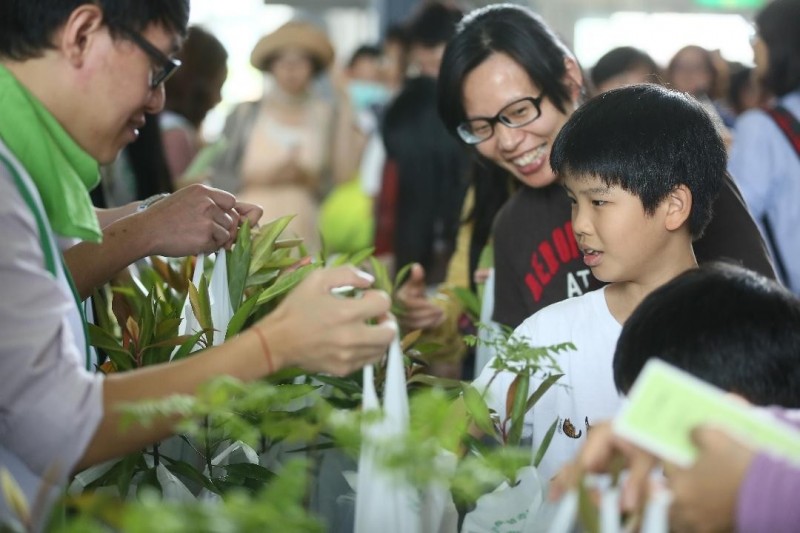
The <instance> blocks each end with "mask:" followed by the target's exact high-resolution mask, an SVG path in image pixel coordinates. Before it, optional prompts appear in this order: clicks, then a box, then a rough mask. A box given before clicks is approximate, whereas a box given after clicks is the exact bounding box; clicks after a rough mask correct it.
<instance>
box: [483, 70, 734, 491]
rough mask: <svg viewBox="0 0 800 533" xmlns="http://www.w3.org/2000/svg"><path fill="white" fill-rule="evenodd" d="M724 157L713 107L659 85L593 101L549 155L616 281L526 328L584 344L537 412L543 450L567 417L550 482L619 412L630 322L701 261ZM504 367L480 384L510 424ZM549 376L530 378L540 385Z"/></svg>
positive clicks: (596, 270) (550, 461)
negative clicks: (647, 300) (649, 299)
mask: <svg viewBox="0 0 800 533" xmlns="http://www.w3.org/2000/svg"><path fill="white" fill-rule="evenodd" d="M543 105H544V104H543ZM547 105H550V104H547ZM505 131H506V130H505V129H503V132H505ZM509 131H511V130H509ZM725 157H726V156H725V148H724V146H723V143H722V140H721V139H720V138H719V135H718V134H717V132H716V129H715V128H714V125H713V124H712V122H711V120H710V119H709V117H708V115H707V114H706V113H705V111H704V110H703V108H702V107H701V106H700V105H699V104H698V103H697V102H696V101H695V100H693V99H692V98H690V97H688V96H686V95H683V94H681V93H677V92H674V91H671V90H669V89H666V88H663V87H660V86H656V85H638V86H631V87H625V88H622V89H617V90H614V91H609V92H607V93H605V94H603V95H601V96H599V97H597V98H594V99H592V100H590V101H588V102H587V103H586V104H585V105H584V106H582V107H581V108H579V109H578V110H577V111H576V112H575V113H574V114H573V115H572V116H571V117H570V119H569V120H568V121H567V123H566V124H565V125H564V127H563V128H562V129H561V131H560V132H559V134H558V136H557V137H556V139H555V141H554V143H553V146H552V150H551V154H550V163H551V166H552V167H553V171H554V172H555V173H556V174H557V175H558V177H559V179H560V180H561V183H562V184H563V186H564V189H565V190H566V194H567V196H568V197H569V198H570V200H571V201H572V230H573V232H574V234H575V238H576V241H577V243H578V246H579V248H580V251H581V253H582V254H583V259H584V263H585V264H586V265H587V266H588V267H589V268H591V270H592V274H593V275H594V276H595V277H596V278H598V279H599V280H601V281H604V282H607V283H609V285H607V286H606V287H604V288H602V289H599V290H597V291H594V292H590V293H587V294H585V295H583V296H580V297H576V298H572V299H569V300H565V301H562V302H559V303H556V304H554V305H551V306H548V307H547V308H545V309H543V310H541V311H539V312H538V313H536V314H534V315H533V316H531V317H530V318H528V319H527V320H526V321H525V322H523V323H522V325H520V326H519V328H517V330H516V332H515V334H516V335H518V336H520V337H523V338H525V339H527V340H528V341H529V342H530V343H531V344H533V345H536V346H551V345H555V344H559V343H563V342H572V343H573V344H574V345H575V347H576V350H575V351H571V352H562V353H561V354H559V356H558V358H557V363H558V365H559V366H560V368H561V370H562V371H563V372H564V374H565V375H564V377H563V378H561V380H560V381H559V383H560V384H563V385H566V386H565V387H562V386H558V387H554V388H552V389H551V390H549V391H548V392H547V393H546V394H545V395H544V396H543V397H542V398H541V399H540V400H539V402H538V403H537V404H536V406H535V407H534V408H533V409H532V411H531V412H530V413H528V415H527V416H526V424H527V425H529V426H530V427H531V429H529V430H528V431H527V433H530V432H532V440H533V445H534V448H535V449H537V448H538V447H539V446H540V444H541V443H542V442H543V440H544V437H545V434H546V432H547V430H548V429H549V428H550V426H551V425H552V423H553V421H554V420H556V419H558V423H557V428H558V429H557V431H556V433H555V434H554V436H553V439H552V441H551V443H550V446H549V448H548V450H547V452H546V454H545V455H544V458H543V460H542V462H541V463H540V465H539V473H540V476H541V477H542V478H543V479H550V477H551V476H552V475H554V474H555V473H556V472H557V471H558V469H559V468H560V467H561V466H562V465H563V464H565V463H566V462H568V461H570V460H572V459H573V458H574V457H575V455H576V454H577V453H578V451H579V449H580V447H581V445H582V444H583V442H584V441H585V438H586V436H587V434H588V433H589V430H590V428H591V426H592V425H593V423H595V422H599V421H601V420H604V419H607V418H610V417H612V416H613V415H614V414H616V412H617V410H618V409H619V407H620V397H619V394H618V393H617V391H616V390H615V388H614V385H613V375H612V357H613V354H614V348H615V346H616V343H617V338H618V336H619V334H620V331H621V329H622V324H624V323H625V321H626V320H627V319H628V317H629V316H630V314H631V313H632V312H633V310H634V309H635V308H636V306H637V305H638V304H639V303H640V302H641V301H642V299H643V298H644V297H645V296H647V295H648V294H649V293H650V292H651V291H653V290H655V289H656V288H658V287H659V286H661V285H663V284H664V283H666V282H667V281H669V280H671V279H673V278H674V277H676V276H677V275H679V274H681V273H682V272H684V271H686V270H689V269H692V268H696V267H697V262H696V260H695V256H694V252H693V249H692V241H693V240H694V239H696V238H697V237H699V236H700V235H701V234H702V233H703V230H704V228H705V226H706V225H707V223H708V221H709V219H710V218H711V206H712V204H713V201H714V199H715V198H716V196H717V193H718V191H719V188H720V185H721V184H722V182H723V179H724V176H725ZM494 372H495V371H494V370H493V369H491V368H490V365H489V366H487V367H486V369H484V371H483V373H482V374H481V375H480V376H479V377H478V379H477V380H476V386H478V388H479V389H481V388H486V387H487V386H488V387H489V388H488V391H487V400H488V402H489V406H490V407H491V408H493V409H494V410H495V411H496V412H497V413H498V414H499V415H500V419H501V420H502V419H504V418H505V409H506V401H505V399H506V394H507V391H508V389H509V388H510V386H511V384H512V383H513V381H514V379H515V375H514V374H513V373H501V374H499V375H498V376H497V377H496V378H494V379H493V380H492V377H493V376H494ZM539 381H540V380H538V379H536V377H534V379H532V380H531V387H530V391H531V392H533V391H535V390H536V388H537V387H538V386H539Z"/></svg>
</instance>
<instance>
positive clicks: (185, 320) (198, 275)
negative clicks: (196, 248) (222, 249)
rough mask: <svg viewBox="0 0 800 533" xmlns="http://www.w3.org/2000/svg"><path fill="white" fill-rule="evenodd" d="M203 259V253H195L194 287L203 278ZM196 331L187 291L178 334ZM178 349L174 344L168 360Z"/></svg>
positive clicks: (197, 329) (196, 347)
mask: <svg viewBox="0 0 800 533" xmlns="http://www.w3.org/2000/svg"><path fill="white" fill-rule="evenodd" d="M205 260H206V256H205V254H198V255H197V259H196V260H195V265H194V274H193V275H192V285H194V286H195V287H199V286H200V280H201V279H202V278H203V269H204V264H205ZM198 331H200V324H199V323H198V322H197V319H196V318H195V316H194V311H192V302H191V300H190V299H189V293H188V292H187V293H186V301H185V302H184V303H183V309H181V324H180V326H178V335H179V336H183V335H194V334H195V333H197V332H198ZM198 348H200V345H199V343H198V344H195V345H194V348H192V351H193V352H195V351H197V349H198ZM178 350H180V346H176V347H175V349H174V350H172V355H170V361H171V360H172V358H173V357H175V354H176V353H178Z"/></svg>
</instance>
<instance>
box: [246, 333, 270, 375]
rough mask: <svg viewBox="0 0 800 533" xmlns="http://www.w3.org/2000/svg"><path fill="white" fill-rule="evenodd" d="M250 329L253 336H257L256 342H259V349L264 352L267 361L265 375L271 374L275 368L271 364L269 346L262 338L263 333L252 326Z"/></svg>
mask: <svg viewBox="0 0 800 533" xmlns="http://www.w3.org/2000/svg"><path fill="white" fill-rule="evenodd" d="M250 329H251V330H253V331H254V332H255V334H256V335H257V336H258V340H259V341H261V348H263V350H264V358H265V359H266V360H267V368H268V372H267V373H268V374H272V372H273V371H274V370H275V367H274V365H273V364H272V353H270V351H269V345H268V344H267V339H266V338H265V337H264V332H263V331H261V330H260V329H258V327H257V326H253V327H252V328H250Z"/></svg>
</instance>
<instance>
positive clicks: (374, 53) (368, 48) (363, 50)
mask: <svg viewBox="0 0 800 533" xmlns="http://www.w3.org/2000/svg"><path fill="white" fill-rule="evenodd" d="M362 57H366V58H367V59H380V58H381V57H383V51H382V50H381V49H380V48H379V47H377V46H375V45H374V44H362V45H361V46H359V47H358V48H356V51H355V52H353V55H351V56H350V61H348V62H347V66H348V67H352V66H353V65H355V64H356V63H357V62H358V60H359V59H361V58H362Z"/></svg>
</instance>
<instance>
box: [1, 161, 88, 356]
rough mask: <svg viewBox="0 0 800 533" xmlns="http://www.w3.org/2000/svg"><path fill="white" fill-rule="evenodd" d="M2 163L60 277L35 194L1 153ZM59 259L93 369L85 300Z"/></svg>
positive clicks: (46, 262) (46, 259) (51, 269)
mask: <svg viewBox="0 0 800 533" xmlns="http://www.w3.org/2000/svg"><path fill="white" fill-rule="evenodd" d="M0 164H2V165H3V166H4V167H5V168H6V170H7V171H8V173H9V174H10V175H11V177H12V179H13V180H14V185H15V186H16V187H17V190H18V191H19V194H20V196H22V199H23V201H24V202H25V205H27V206H28V209H30V211H31V213H33V217H34V219H35V220H36V228H37V229H38V231H39V245H40V246H41V247H42V253H43V254H44V267H45V268H46V269H47V271H48V272H50V274H52V275H53V277H54V278H56V279H57V278H58V271H57V268H58V267H57V266H56V261H55V256H56V254H55V253H54V250H58V248H57V247H56V246H55V243H54V242H53V241H52V238H51V237H50V231H49V230H48V227H47V225H46V224H45V218H44V216H43V215H42V212H41V209H39V206H38V205H37V204H36V201H35V200H34V199H33V195H32V194H31V191H30V190H29V189H28V187H27V186H26V185H25V182H24V181H23V180H22V177H21V176H20V175H19V173H18V172H17V169H16V168H15V167H14V165H12V164H11V162H10V161H9V160H8V159H7V158H6V157H4V156H3V154H0ZM57 255H58V259H59V260H60V262H61V269H62V271H63V273H64V277H65V278H66V280H67V283H68V284H69V288H70V291H71V292H72V297H73V298H74V299H75V305H76V306H77V307H78V311H79V312H80V314H81V324H82V325H83V340H84V346H85V347H86V370H92V368H91V367H92V365H91V359H92V358H91V353H90V350H89V329H88V327H87V326H86V312H85V310H84V308H83V302H82V301H81V298H80V296H79V295H78V290H77V288H76V287H75V281H74V280H73V279H72V274H71V273H70V271H69V269H68V268H67V265H66V263H65V262H64V258H63V256H62V255H61V254H60V253H58V254H57Z"/></svg>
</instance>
